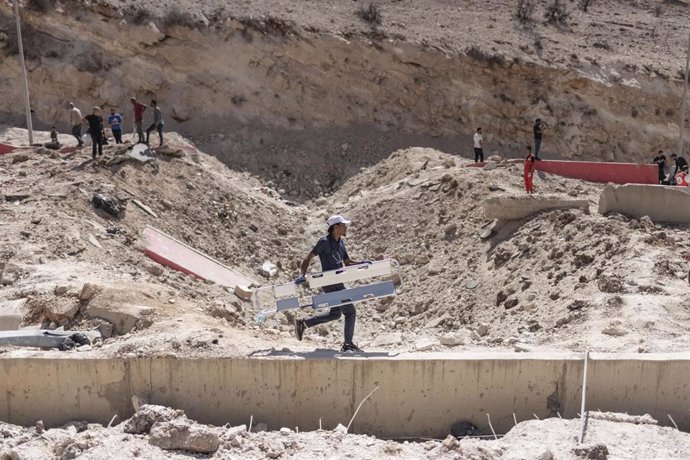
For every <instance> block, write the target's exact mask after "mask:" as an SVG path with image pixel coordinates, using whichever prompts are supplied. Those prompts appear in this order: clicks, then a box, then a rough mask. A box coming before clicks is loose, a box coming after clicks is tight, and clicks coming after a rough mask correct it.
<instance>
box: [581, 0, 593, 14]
mask: <svg viewBox="0 0 690 460" xmlns="http://www.w3.org/2000/svg"><path fill="white" fill-rule="evenodd" d="M592 3H594V0H580V1H579V2H577V5H578V6H579V7H580V9H581V10H582V11H584V12H585V13H586V12H587V9H588V8H589V7H590V6H591V5H592Z"/></svg>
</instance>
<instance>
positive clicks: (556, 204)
mask: <svg viewBox="0 0 690 460" xmlns="http://www.w3.org/2000/svg"><path fill="white" fill-rule="evenodd" d="M483 206H484V215H485V216H486V218H487V219H500V220H518V219H524V218H525V217H529V216H531V215H532V214H536V213H538V212H542V211H551V210H554V209H574V208H575V209H582V210H583V211H585V212H589V201H587V200H565V199H562V198H555V197H548V196H520V197H512V196H502V197H494V198H488V199H486V200H484V203H483Z"/></svg>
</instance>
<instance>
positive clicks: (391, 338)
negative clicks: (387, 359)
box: [371, 332, 402, 347]
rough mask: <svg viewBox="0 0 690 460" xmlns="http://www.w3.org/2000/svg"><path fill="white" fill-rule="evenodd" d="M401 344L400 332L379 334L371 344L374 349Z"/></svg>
mask: <svg viewBox="0 0 690 460" xmlns="http://www.w3.org/2000/svg"><path fill="white" fill-rule="evenodd" d="M401 343H402V334H401V333H400V332H386V333H383V334H379V335H378V336H377V337H376V338H375V339H374V341H373V342H372V343H371V345H372V346H374V347H383V346H388V345H399V344H401Z"/></svg>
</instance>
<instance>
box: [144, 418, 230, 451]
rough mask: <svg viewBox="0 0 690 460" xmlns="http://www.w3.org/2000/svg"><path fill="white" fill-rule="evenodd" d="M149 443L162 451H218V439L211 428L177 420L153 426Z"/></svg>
mask: <svg viewBox="0 0 690 460" xmlns="http://www.w3.org/2000/svg"><path fill="white" fill-rule="evenodd" d="M149 443H150V444H152V445H154V446H157V447H160V448H161V449H164V450H186V451H189V452H197V453H210V452H215V451H216V450H218V446H219V444H220V438H219V436H218V433H217V430H216V429H214V428H213V427H209V426H206V425H200V424H198V423H196V422H192V421H191V420H186V419H177V420H172V421H165V422H157V423H156V424H154V425H153V427H152V428H151V433H150V434H149Z"/></svg>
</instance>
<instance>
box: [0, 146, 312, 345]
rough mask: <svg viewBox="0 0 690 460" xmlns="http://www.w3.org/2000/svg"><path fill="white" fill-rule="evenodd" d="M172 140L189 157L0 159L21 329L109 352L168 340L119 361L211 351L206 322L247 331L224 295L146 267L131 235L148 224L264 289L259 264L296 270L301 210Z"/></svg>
mask: <svg viewBox="0 0 690 460" xmlns="http://www.w3.org/2000/svg"><path fill="white" fill-rule="evenodd" d="M168 139H169V141H168V142H169V143H170V144H171V145H173V146H175V145H176V146H178V147H181V148H184V149H185V150H187V151H189V152H190V154H188V155H186V156H185V157H183V158H172V157H168V156H165V155H162V154H158V155H156V159H155V160H154V161H149V162H146V163H138V162H137V161H133V160H130V161H126V162H123V163H120V164H113V165H110V164H111V163H112V160H113V159H114V158H121V156H118V155H116V153H117V152H118V150H121V149H122V148H121V147H120V146H114V145H109V146H106V147H105V155H104V156H103V157H102V158H101V157H99V158H97V159H96V160H91V159H90V151H87V150H88V149H84V150H77V151H74V152H68V153H52V154H50V155H45V154H42V153H40V152H39V149H36V150H34V149H25V150H22V151H20V152H18V153H11V154H7V155H3V156H0V183H1V184H2V185H1V190H2V193H1V195H2V197H3V200H2V203H0V214H1V215H2V220H1V223H0V227H1V228H2V232H1V235H0V247H1V248H2V253H1V254H0V266H2V267H3V270H2V271H3V273H4V274H3V276H2V278H3V283H4V284H5V286H4V287H3V294H4V295H3V297H4V298H6V299H24V300H25V305H26V315H25V324H38V325H41V326H43V327H48V328H55V327H57V326H64V327H66V328H68V329H95V328H98V329H100V330H101V331H102V332H104V335H105V336H106V337H109V336H110V335H111V334H113V335H115V336H118V337H115V338H112V339H107V340H106V345H108V343H110V342H113V343H114V345H119V344H120V342H121V341H122V340H125V341H126V340H127V338H128V337H129V336H130V335H131V334H130V333H132V332H136V331H141V330H144V329H147V328H149V327H151V330H150V331H149V332H150V333H151V334H154V335H155V334H157V333H158V332H161V331H167V332H163V334H164V335H163V337H164V339H161V337H160V336H157V339H153V340H150V341H145V340H142V343H143V344H145V345H142V346H143V348H141V347H139V346H133V345H131V344H129V345H128V346H127V347H126V348H125V349H124V350H123V352H125V353H128V352H129V353H132V352H133V353H137V352H140V353H145V352H151V353H159V352H164V351H165V350H170V351H172V352H177V351H180V350H181V351H182V352H184V350H185V349H186V348H190V349H192V350H191V351H194V349H195V348H198V349H200V350H201V351H203V350H204V349H205V348H208V347H213V346H214V345H216V344H217V342H218V340H219V338H222V337H223V333H222V331H221V330H220V329H216V331H217V332H212V331H209V330H208V329H209V327H210V328H211V329H213V327H211V326H209V324H210V325H212V326H217V327H220V328H221V329H226V328H228V327H230V326H233V327H242V326H244V325H245V324H247V323H253V317H254V313H253V312H252V311H251V309H250V308H248V305H249V304H248V303H247V302H244V301H242V300H240V299H239V298H237V297H236V296H235V295H234V294H233V293H232V292H228V291H227V290H225V289H224V288H222V287H220V286H215V285H209V284H205V283H202V282H199V281H197V280H195V279H194V278H192V277H189V276H186V275H183V274H182V273H179V272H175V271H173V270H170V269H166V268H163V267H161V266H160V265H158V264H156V263H155V262H153V261H151V260H150V259H148V258H147V257H145V256H144V255H143V253H142V252H141V251H140V250H139V248H140V242H139V235H140V233H141V231H142V230H143V228H144V227H145V226H146V225H151V226H154V227H156V228H159V229H161V230H163V231H165V232H166V233H168V234H170V235H172V236H173V237H175V238H177V239H178V240H180V241H183V242H185V243H187V244H188V245H190V246H192V247H194V248H195V249H197V250H200V251H202V252H204V253H206V254H208V255H210V256H211V257H214V258H216V259H217V260H219V261H220V262H222V263H223V264H225V265H228V266H231V267H235V268H236V269H237V270H239V271H240V272H242V273H244V274H245V275H247V276H249V277H250V278H252V279H256V280H257V282H260V281H261V280H262V278H261V277H260V276H259V275H258V272H257V269H258V267H260V266H261V264H262V263H263V262H264V261H265V260H272V261H273V262H274V263H276V264H277V265H278V267H279V269H280V270H282V269H285V270H288V269H289V267H290V266H292V265H294V264H296V263H297V256H298V253H299V255H300V256H301V254H302V252H303V251H301V250H299V251H298V249H299V247H294V246H293V245H292V244H291V242H292V241H294V240H295V239H298V238H299V236H300V235H301V233H302V232H303V231H304V224H303V218H304V216H305V215H306V209H304V208H303V207H299V206H295V205H294V204H293V203H290V202H286V201H284V200H283V199H281V198H280V196H279V195H278V194H277V193H276V192H275V191H273V190H271V189H269V188H267V187H265V186H263V185H262V184H261V183H259V182H258V181H256V180H255V179H253V178H251V177H249V176H248V175H246V174H239V173H234V172H231V171H229V170H227V169H226V168H225V167H224V166H223V165H222V164H220V163H219V162H218V161H217V160H215V159H214V158H212V157H209V156H207V155H204V154H203V153H198V152H196V150H195V149H193V148H190V145H189V144H188V143H187V142H186V141H184V140H183V139H181V138H180V137H178V136H176V135H174V134H171V135H170V136H169V137H168ZM10 140H11V139H10ZM17 156H21V157H22V161H21V162H15V158H16V157H17ZM94 194H100V195H101V196H106V197H110V198H112V199H113V200H115V201H117V202H118V203H119V204H120V208H121V210H120V212H119V213H116V215H113V214H109V213H108V212H107V210H104V209H103V208H97V207H96V206H95V205H94V202H93V197H94ZM137 202H138V203H139V204H137ZM276 216H279V218H277V217H276ZM85 285H87V286H88V288H85V287H84V286H85ZM85 291H88V292H85ZM182 318H184V320H183V319H182ZM178 322H184V323H186V324H190V325H191V326H190V328H189V329H188V331H189V333H190V334H191V335H190V336H189V337H188V336H185V335H184V334H181V335H179V336H177V337H175V340H172V338H173V337H174V333H173V330H174V325H176V324H178ZM158 328H160V329H158ZM209 334H211V335H212V337H208V335H209ZM122 335H125V336H124V337H120V336H122ZM195 337H196V338H195ZM199 337H201V338H199ZM158 339H161V340H163V343H162V344H161V343H160V342H157V340H158ZM186 339H189V340H191V342H192V343H193V344H194V346H192V345H189V344H187V340H186ZM192 339H194V340H192ZM214 341H215V342H214ZM249 342H251V341H247V343H249ZM106 348H108V347H107V346H106ZM116 348H119V347H118V346H116ZM216 348H217V349H218V350H222V349H223V347H222V344H221V346H218V347H216ZM235 350H236V349H235ZM221 352H222V353H223V352H224V351H221Z"/></svg>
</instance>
